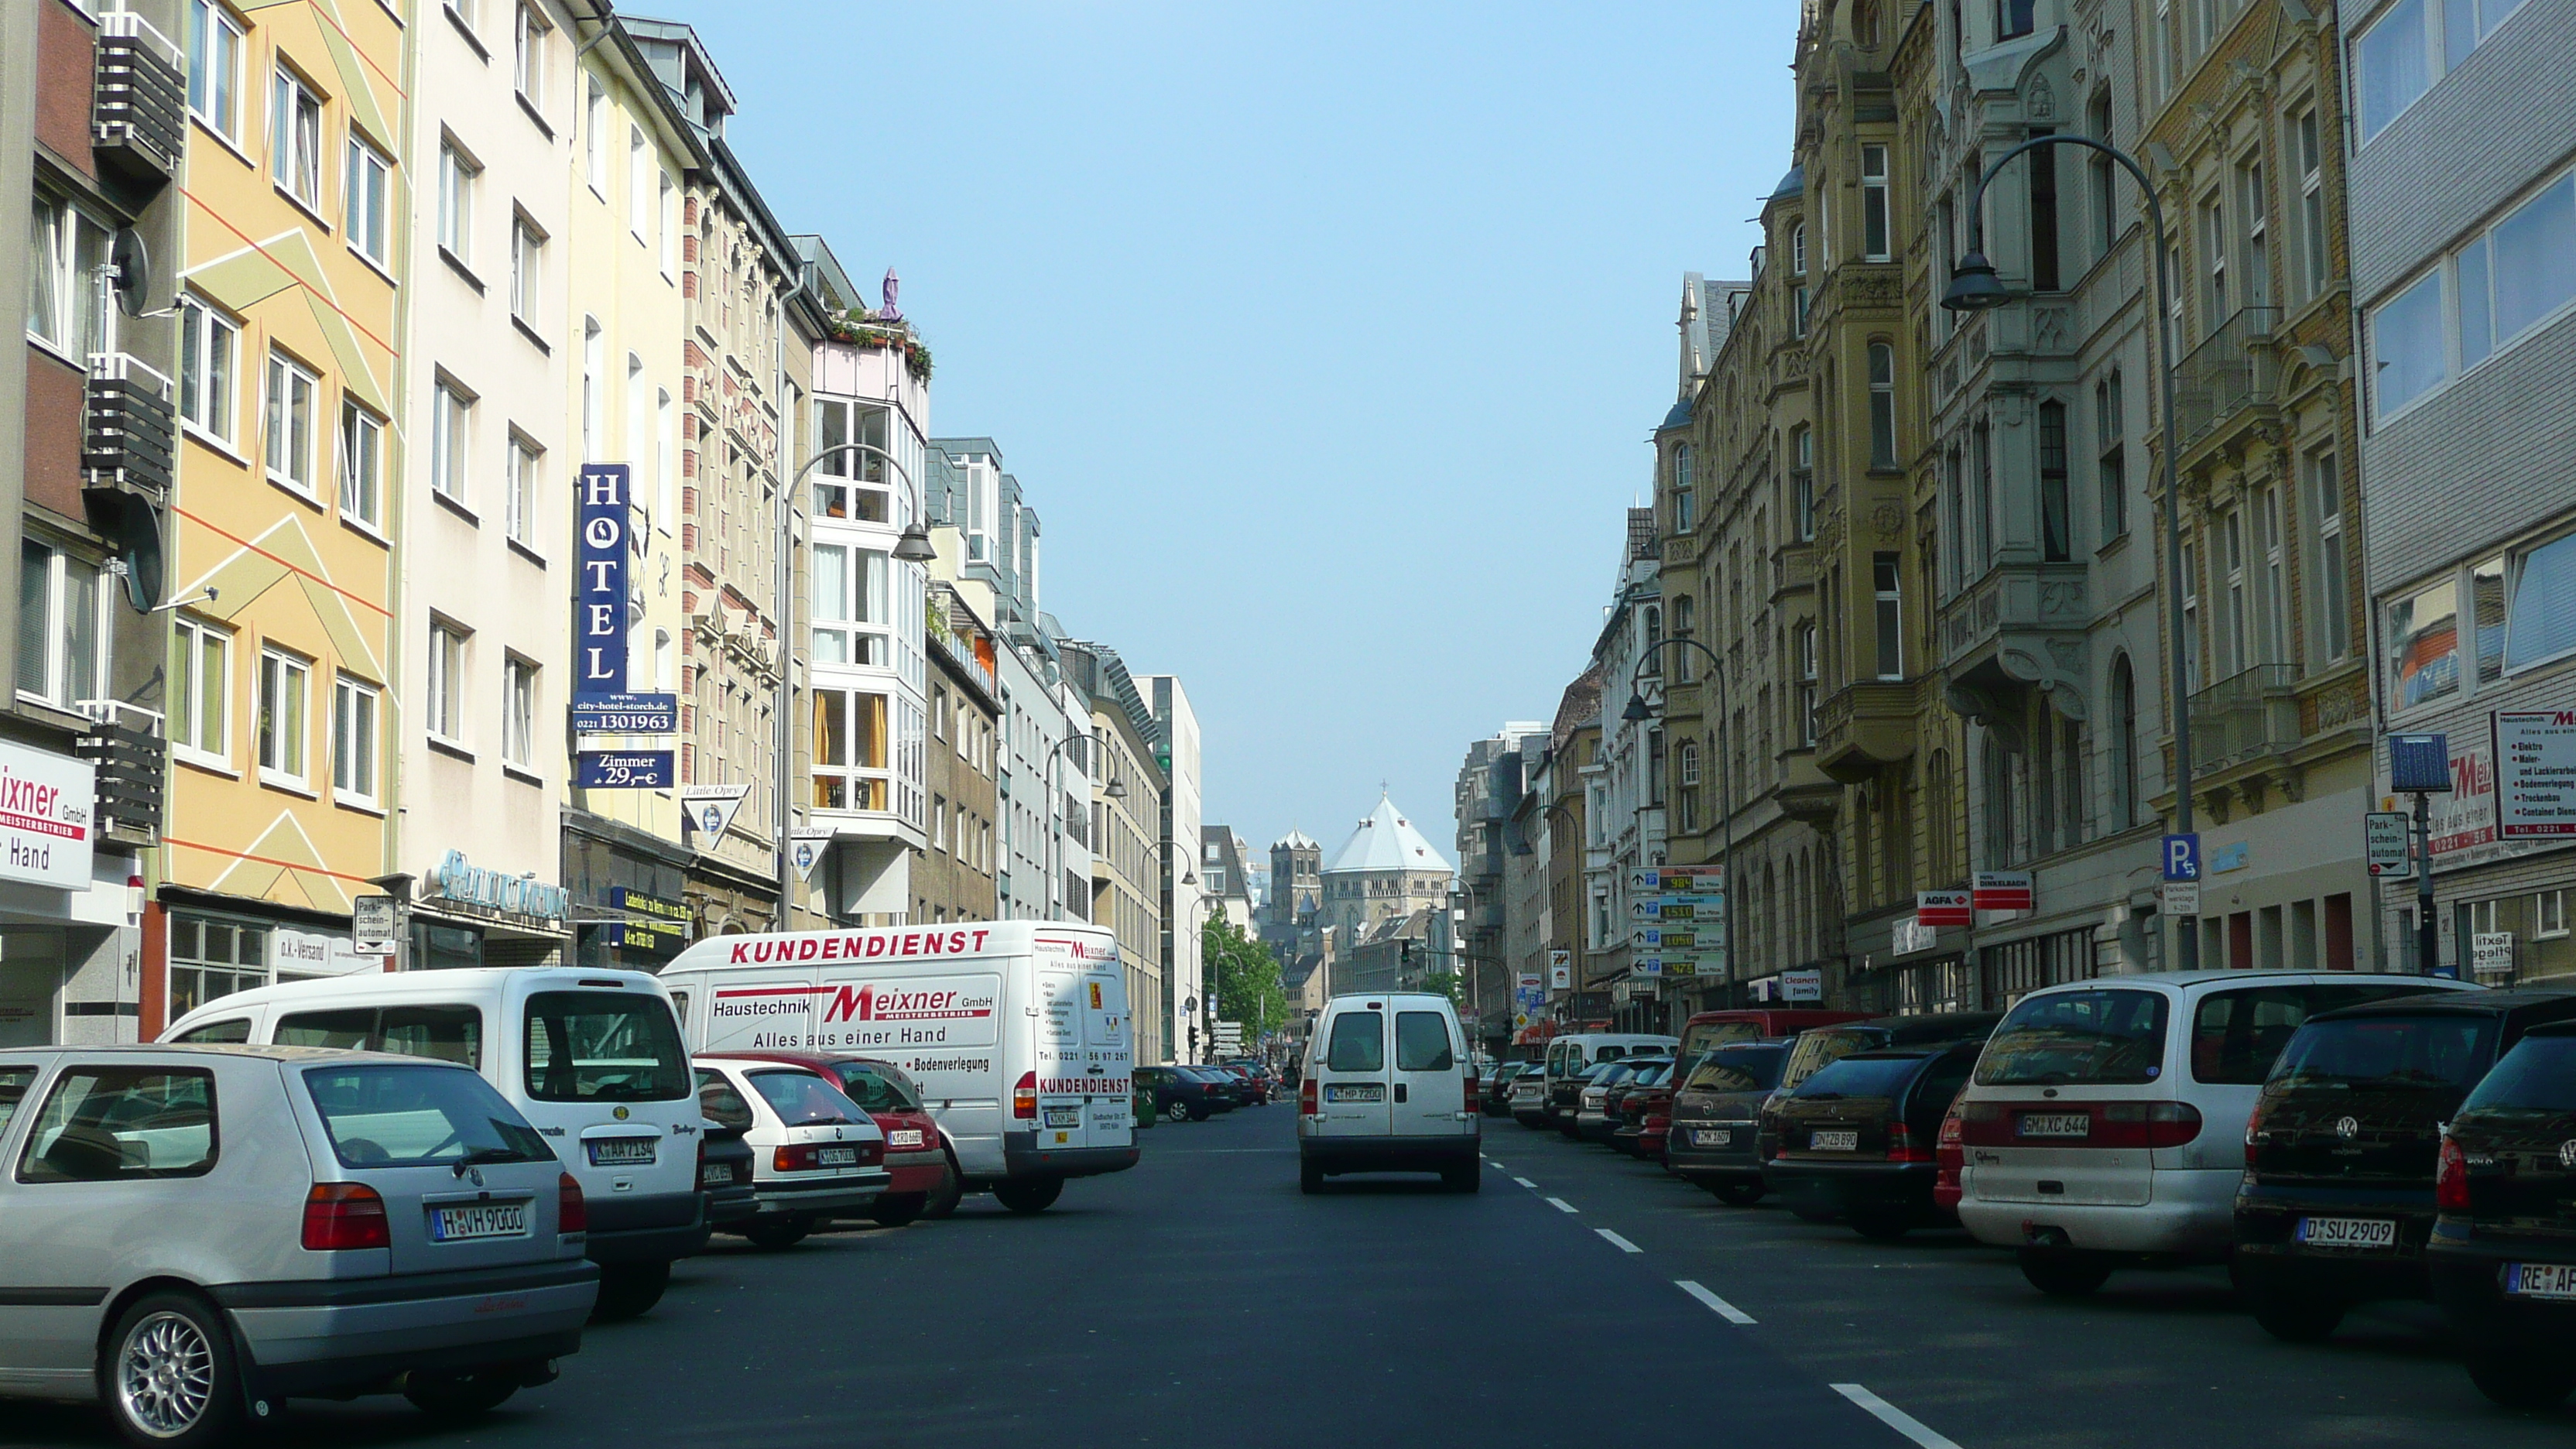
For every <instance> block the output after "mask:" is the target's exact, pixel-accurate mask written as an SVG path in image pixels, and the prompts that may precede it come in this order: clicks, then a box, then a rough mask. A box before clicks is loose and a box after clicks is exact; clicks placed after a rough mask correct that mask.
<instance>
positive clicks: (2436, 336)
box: [2368, 266, 2451, 422]
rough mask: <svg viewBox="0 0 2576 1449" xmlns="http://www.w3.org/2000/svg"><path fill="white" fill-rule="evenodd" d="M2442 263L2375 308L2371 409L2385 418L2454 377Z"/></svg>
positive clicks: (2372, 316) (2371, 328)
mask: <svg viewBox="0 0 2576 1449" xmlns="http://www.w3.org/2000/svg"><path fill="white" fill-rule="evenodd" d="M2443 310H2444V309H2443V306H2442V269H2441V268H2440V267H2438V266H2437V267H2435V268H2434V269H2433V270H2431V271H2429V272H2426V273H2425V274H2424V275H2423V276H2422V277H2421V278H2420V279H2418V280H2417V281H2416V282H2415V283H2414V284H2413V285H2412V286H2409V287H2407V288H2406V289H2405V290H2404V291H2402V292H2399V293H2398V294H2397V295H2396V296H2394V297H2391V298H2390V299H2388V300H2387V301H2385V302H2382V303H2380V304H2379V305H2378V306H2376V307H2373V308H2371V309H2370V314H2369V315H2370V321H2369V328H2368V336H2369V339H2370V363H2371V411H2372V413H2373V415H2374V416H2375V417H2376V419H2377V420H2379V421H2381V422H2385V421H2387V419H2388V418H2389V417H2390V416H2391V415H2392V414H2395V413H2397V412H2400V411H2402V410H2404V408H2405V407H2406V405H2407V404H2408V403H2411V402H2413V401H2415V400H2416V399H2417V398H2420V397H2422V396H2423V395H2424V394H2426V393H2428V392H2431V391H2432V390H2433V389H2434V388H2436V387H2439V386H2440V385H2441V384H2442V383H2444V382H2445V381H2447V380H2449V378H2450V372H2451V369H2450V359H2449V358H2448V357H2447V356H2446V355H2445V353H2446V352H2447V351H2448V348H2447V347H2446V346H2445V344H2444V339H2443V335H2442V333H2443V328H2442V313H2443Z"/></svg>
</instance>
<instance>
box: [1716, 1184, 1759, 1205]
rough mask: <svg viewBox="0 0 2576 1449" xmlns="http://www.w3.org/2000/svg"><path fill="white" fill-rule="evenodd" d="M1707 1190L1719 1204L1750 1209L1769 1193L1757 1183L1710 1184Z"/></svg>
mask: <svg viewBox="0 0 2576 1449" xmlns="http://www.w3.org/2000/svg"><path fill="white" fill-rule="evenodd" d="M1708 1190H1709V1192H1710V1194H1711V1195H1713V1196H1714V1197H1716V1199H1717V1200H1718V1201H1719V1202H1722V1203H1726V1204H1728V1205H1730V1206H1733V1207H1751V1206H1753V1205H1754V1204H1755V1203H1757V1202H1760V1201H1762V1194H1763V1193H1765V1192H1767V1191H1769V1189H1768V1188H1765V1187H1764V1186H1763V1185H1762V1184H1760V1183H1758V1182H1712V1183H1710V1184H1709V1185H1708Z"/></svg>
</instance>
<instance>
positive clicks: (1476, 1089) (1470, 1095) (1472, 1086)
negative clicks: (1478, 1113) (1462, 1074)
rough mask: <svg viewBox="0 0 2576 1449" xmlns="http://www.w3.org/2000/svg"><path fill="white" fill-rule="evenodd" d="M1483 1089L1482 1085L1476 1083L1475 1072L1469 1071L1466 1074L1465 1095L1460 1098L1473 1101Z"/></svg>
mask: <svg viewBox="0 0 2576 1449" xmlns="http://www.w3.org/2000/svg"><path fill="white" fill-rule="evenodd" d="M1483 1090H1484V1089H1483V1088H1482V1087H1480V1086H1478V1085H1477V1084H1476V1074H1475V1073H1474V1072H1469V1073H1468V1074H1467V1095H1466V1096H1465V1097H1463V1098H1461V1099H1460V1100H1462V1101H1468V1102H1472V1101H1475V1100H1476V1098H1477V1097H1478V1096H1479V1095H1480V1094H1481V1093H1482V1092H1483Z"/></svg>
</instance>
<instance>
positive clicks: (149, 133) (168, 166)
mask: <svg viewBox="0 0 2576 1449" xmlns="http://www.w3.org/2000/svg"><path fill="white" fill-rule="evenodd" d="M90 95H91V100H90V145H91V146H92V147H93V148H94V149H95V150H96V151H97V152H98V156H99V159H100V160H101V161H103V162H105V163H107V164H108V165H110V166H112V167H113V168H114V169H116V170H117V171H119V172H121V173H123V174H124V175H125V176H126V177H127V178H128V179H129V180H132V181H137V182H140V183H142V184H144V185H147V186H151V187H153V188H155V189H157V188H159V187H161V186H163V185H165V184H167V183H168V182H169V180H170V178H171V177H173V176H175V175H177V174H178V172H179V153H180V149H181V148H182V147H183V146H184V145H185V144H186V140H187V117H188V81H187V72H186V71H185V69H184V68H183V67H182V65H181V63H180V59H179V48H178V47H177V46H175V45H172V44H171V43H170V41H169V39H168V37H166V36H164V35H162V33H161V32H160V31H158V30H155V29H153V28H152V26H151V25H150V24H148V23H147V22H145V20H144V19H143V17H142V16H140V15H136V14H134V13H132V12H130V11H118V12H115V13H113V14H110V15H108V16H106V17H104V18H103V19H101V20H100V22H99V37H98V59H97V62H96V67H95V70H94V72H93V75H92V78H91V87H90Z"/></svg>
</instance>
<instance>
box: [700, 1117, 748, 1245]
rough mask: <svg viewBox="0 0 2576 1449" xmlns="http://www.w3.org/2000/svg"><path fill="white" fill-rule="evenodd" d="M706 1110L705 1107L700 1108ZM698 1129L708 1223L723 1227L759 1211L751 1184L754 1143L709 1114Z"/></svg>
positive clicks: (702, 1185)
mask: <svg viewBox="0 0 2576 1449" xmlns="http://www.w3.org/2000/svg"><path fill="white" fill-rule="evenodd" d="M701 1110H703V1109H701ZM705 1120H706V1125H705V1126H704V1127H701V1128H699V1129H698V1191H699V1192H701V1193H703V1194H705V1196H706V1200H707V1226H709V1227H711V1228H724V1227H728V1226H730V1225H731V1224H734V1223H739V1222H744V1221H747V1220H748V1219H749V1218H750V1217H751V1216H752V1215H753V1214H754V1213H757V1212H759V1211H760V1200H759V1194H758V1192H757V1191H756V1190H755V1189H754V1188H753V1186H752V1178H753V1172H752V1166H751V1144H750V1143H748V1142H745V1141H743V1140H742V1129H741V1128H739V1127H727V1126H725V1125H724V1124H722V1123H720V1122H718V1121H716V1120H715V1119H714V1118H712V1117H709V1118H707V1119H705Z"/></svg>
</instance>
